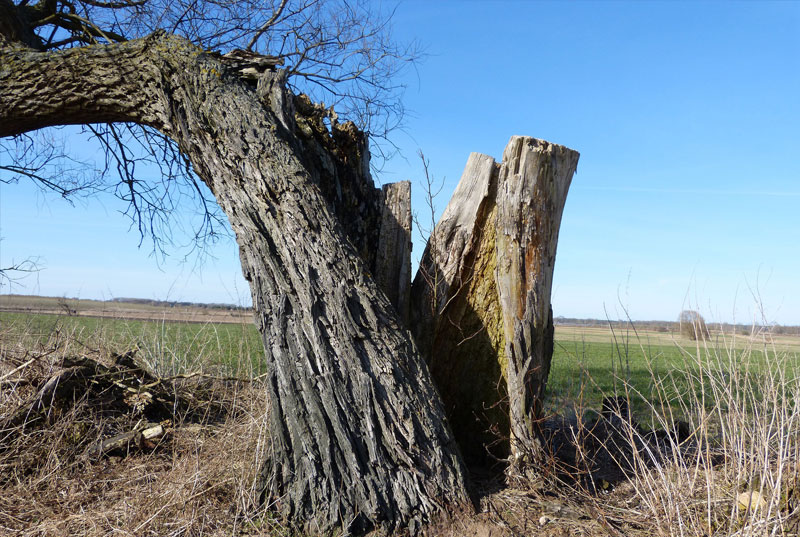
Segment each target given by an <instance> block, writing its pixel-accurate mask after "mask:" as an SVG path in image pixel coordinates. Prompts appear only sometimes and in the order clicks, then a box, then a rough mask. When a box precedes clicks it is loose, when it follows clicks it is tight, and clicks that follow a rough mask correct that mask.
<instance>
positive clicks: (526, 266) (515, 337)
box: [411, 136, 578, 468]
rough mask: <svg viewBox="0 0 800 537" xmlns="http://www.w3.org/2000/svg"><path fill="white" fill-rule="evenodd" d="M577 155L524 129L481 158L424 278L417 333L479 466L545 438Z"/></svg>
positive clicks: (516, 456) (519, 460)
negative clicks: (496, 153) (556, 291)
mask: <svg viewBox="0 0 800 537" xmlns="http://www.w3.org/2000/svg"><path fill="white" fill-rule="evenodd" d="M577 163H578V153H577V152H575V151H573V150H570V149H567V148H566V147H563V146H559V145H555V144H551V143H548V142H545V141H542V140H537V139H534V138H528V137H521V136H514V137H512V138H511V140H510V142H509V144H508V146H507V147H506V150H505V152H504V154H503V163H502V164H497V163H495V161H494V159H492V158H491V157H488V156H485V155H479V154H475V153H473V154H472V155H470V158H469V160H468V162H467V166H466V168H465V170H464V174H463V175H462V178H461V182H460V183H459V185H458V187H457V189H456V192H455V194H454V196H453V199H452V200H451V202H450V203H449V204H448V206H447V208H446V209H445V211H444V213H443V214H442V218H441V219H440V221H439V223H438V224H437V226H436V229H435V230H434V232H433V233H432V235H431V238H430V240H429V243H428V246H427V248H426V251H425V254H424V255H423V259H422V262H421V263H420V269H419V271H418V273H417V276H416V278H415V279H414V285H413V288H412V320H411V327H412V332H413V333H414V335H415V338H416V341H417V344H418V346H419V348H420V349H421V350H422V352H423V354H424V356H426V359H427V360H428V363H429V365H430V368H431V372H432V374H433V376H434V380H435V382H436V383H437V386H438V388H439V391H440V393H441V395H442V399H443V400H444V403H445V408H446V411H447V413H448V417H449V419H450V422H451V425H452V428H453V431H454V434H455V436H456V439H457V441H458V442H459V444H460V446H461V447H462V450H463V452H464V454H465V456H466V457H468V458H469V459H470V460H471V461H473V462H478V461H483V460H485V458H486V455H487V454H488V453H491V454H492V455H493V456H495V457H505V456H507V455H509V454H511V455H512V459H511V460H512V462H513V463H514V466H515V467H517V468H520V467H523V466H525V461H527V460H529V457H528V456H527V455H528V454H529V451H530V450H531V449H532V448H533V447H534V446H535V445H536V438H535V435H534V423H535V420H536V419H537V417H538V415H539V412H540V410H541V401H542V398H543V396H544V387H545V384H546V381H547V376H548V373H549V370H550V360H551V357H552V352H553V322H552V312H551V308H550V292H551V288H552V276H553V267H554V263H555V255H556V244H557V241H558V229H559V226H560V222H561V214H562V212H563V208H564V203H565V201H566V195H567V190H568V188H569V184H570V182H571V179H572V175H573V174H574V172H575V169H576V167H577ZM475 439H478V440H479V442H477V443H476V442H475Z"/></svg>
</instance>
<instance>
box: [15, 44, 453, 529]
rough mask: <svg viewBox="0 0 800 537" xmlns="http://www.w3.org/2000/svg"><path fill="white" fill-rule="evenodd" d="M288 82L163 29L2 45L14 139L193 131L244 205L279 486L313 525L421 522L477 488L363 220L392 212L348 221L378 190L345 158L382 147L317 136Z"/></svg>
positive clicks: (273, 469)
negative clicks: (373, 258)
mask: <svg viewBox="0 0 800 537" xmlns="http://www.w3.org/2000/svg"><path fill="white" fill-rule="evenodd" d="M283 82H284V81H283V80H282V79H281V75H280V73H269V72H268V73H265V74H263V75H262V78H261V80H260V81H259V83H258V87H257V88H253V87H251V86H249V85H247V84H246V83H244V82H243V81H242V80H240V79H239V78H238V77H237V76H236V75H235V74H234V73H231V72H229V71H227V70H226V67H225V64H224V63H222V62H221V61H220V59H219V58H218V57H216V56H214V55H211V54H207V53H204V52H203V51H202V50H199V49H198V48H196V47H195V46H193V45H192V44H191V43H189V42H187V41H184V40H181V39H179V38H175V37H173V36H169V35H166V34H163V33H157V34H153V35H152V36H150V37H148V38H144V39H139V40H135V41H130V42H127V43H123V44H118V45H106V46H92V47H81V48H75V49H70V50H66V51H61V52H47V53H38V52H34V51H30V50H19V49H17V50H11V49H10V48H5V49H2V48H0V87H2V91H0V136H12V135H15V134H19V133H23V132H27V131H30V130H33V129H37V128H41V127H46V126H52V125H65V124H83V123H97V122H118V121H126V122H136V123H140V124H145V125H149V126H151V127H154V128H156V129H158V130H160V131H161V132H163V133H165V134H166V135H168V136H170V137H171V138H173V139H174V140H176V141H177V143H178V145H179V147H180V149H181V151H182V152H184V153H185V154H186V155H187V156H188V157H189V158H190V159H191V161H192V164H193V166H194V169H195V170H196V172H197V174H198V175H199V177H200V178H201V179H202V180H203V181H204V182H205V183H206V184H207V185H208V186H209V188H210V189H211V190H212V192H213V193H214V195H215V196H216V199H217V200H218V202H219V204H220V206H221V208H222V209H223V210H224V212H225V213H226V215H227V216H228V218H229V220H230V223H231V226H232V227H233V230H234V232H235V234H236V238H237V241H238V243H239V246H240V253H241V259H242V268H243V271H244V274H245V277H246V278H247V280H248V281H249V282H250V285H251V290H252V295H253V305H254V308H255V311H256V321H257V325H258V328H259V330H260V331H261V333H262V335H263V340H264V345H265V349H266V356H267V362H268V375H267V379H268V383H267V384H268V391H269V400H270V405H271V406H270V420H271V427H270V435H271V440H272V453H271V456H270V457H269V463H268V465H267V467H265V468H264V471H263V486H264V489H263V490H264V496H265V501H267V502H269V503H270V505H272V506H273V508H274V509H275V510H276V511H277V512H279V513H280V514H281V515H283V516H285V517H286V518H287V519H288V520H290V521H293V522H295V523H297V524H299V525H302V526H305V527H306V528H307V529H309V530H317V531H323V532H325V531H328V530H332V529H336V528H338V529H343V530H345V531H351V532H355V533H361V532H365V531H368V530H369V529H371V528H375V527H379V528H384V529H392V528H395V527H398V526H406V527H411V528H412V529H413V528H414V527H415V526H416V525H417V524H419V523H420V522H423V521H425V520H426V519H428V518H430V517H431V516H433V515H435V514H436V513H438V512H440V511H441V510H442V509H443V508H444V507H445V506H446V505H448V504H459V503H466V502H468V495H467V492H466V487H465V472H464V468H463V464H462V461H461V458H460V455H459V453H458V449H457V447H456V444H455V442H454V441H453V438H452V435H451V433H450V431H449V429H448V426H447V423H446V420H445V416H444V413H443V410H442V406H441V403H440V398H439V396H438V395H437V393H436V390H435V389H434V388H433V385H432V382H431V380H430V376H429V373H428V370H427V367H426V365H425V363H424V362H423V361H422V360H421V358H420V357H419V355H418V353H417V351H416V348H415V346H414V344H413V342H412V341H411V339H410V338H409V336H408V333H407V331H406V330H405V329H403V328H402V326H401V325H400V322H399V320H398V316H397V313H396V312H395V310H394V308H393V307H392V305H391V304H390V302H389V300H388V299H387V298H386V296H385V294H384V293H383V292H382V291H381V290H380V289H379V288H378V286H377V285H376V283H375V281H374V280H373V278H372V277H371V276H370V275H369V271H368V268H370V267H369V265H370V260H369V259H367V260H366V261H365V260H364V259H362V257H360V256H359V251H360V250H362V247H364V245H365V244H366V243H368V242H370V241H373V240H375V239H370V238H365V237H367V236H368V235H369V233H364V231H365V230H364V229H361V230H359V226H360V225H364V226H367V225H368V224H369V222H370V220H371V219H372V218H373V217H372V216H370V214H372V212H374V213H375V214H382V209H381V210H378V209H380V208H378V209H374V211H373V209H369V210H365V212H364V214H360V215H359V217H358V218H353V219H352V220H351V221H343V220H342V218H341V217H342V215H347V214H354V213H352V210H353V209H352V208H351V209H348V208H347V207H345V206H346V205H347V203H350V202H351V201H352V200H348V201H347V203H346V202H345V201H346V200H345V198H346V197H347V195H349V194H346V193H341V192H340V193H339V194H338V195H334V194H332V193H333V192H336V191H337V188H355V189H356V190H360V189H362V186H357V185H358V182H357V181H355V179H347V178H342V177H341V176H340V172H341V170H343V169H346V170H357V171H356V174H357V175H358V174H368V160H367V159H368V157H367V156H366V153H365V152H366V146H365V145H363V140H361V139H359V138H358V136H356V135H354V134H353V133H352V132H348V131H349V130H350V129H351V128H352V127H348V126H347V125H343V126H339V125H336V126H334V128H333V129H332V133H329V134H326V136H327V138H325V142H324V144H320V143H318V140H317V137H318V136H321V133H320V132H314V130H313V129H312V128H310V124H311V123H312V121H311V120H309V119H308V118H309V117H312V116H313V114H304V112H303V110H300V109H301V108H303V107H306V106H307V105H308V103H306V102H304V101H302V100H298V101H297V103H298V106H297V108H298V112H297V115H295V112H294V110H293V107H294V100H293V99H292V97H291V96H290V95H289V94H287V93H286V92H285V90H284V86H283ZM331 148H334V149H331ZM358 170H360V171H358ZM348 173H349V172H348ZM337 178H338V179H337ZM337 180H341V181H340V184H338V185H337ZM354 185H356V186H354ZM363 189H364V191H363V192H362V194H363V195H364V197H365V199H368V198H370V197H371V196H372V194H369V193H368V189H366V187H363ZM373 199H374V198H373ZM337 200H338V202H337ZM367 205H369V204H368V203H365V207H366V206H367ZM371 211H372V212H371ZM368 213H369V214H368ZM337 216H338V217H339V218H337ZM359 219H360V220H359ZM367 231H369V230H367ZM377 233H378V234H380V231H379V228H378V231H377ZM377 240H378V241H379V239H377ZM374 244H377V243H374ZM367 257H368V258H369V256H367ZM373 270H374V269H373Z"/></svg>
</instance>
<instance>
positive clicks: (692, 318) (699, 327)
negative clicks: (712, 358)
mask: <svg viewBox="0 0 800 537" xmlns="http://www.w3.org/2000/svg"><path fill="white" fill-rule="evenodd" d="M678 323H680V327H681V335H682V336H684V337H687V338H689V339H691V340H692V341H696V340H698V339H699V340H705V339H708V338H709V337H710V335H709V333H708V327H707V326H706V321H705V319H703V316H702V315H700V313H699V312H697V311H694V310H683V311H682V312H681V314H680V315H679V316H678Z"/></svg>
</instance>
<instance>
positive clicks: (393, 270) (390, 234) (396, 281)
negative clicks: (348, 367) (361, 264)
mask: <svg viewBox="0 0 800 537" xmlns="http://www.w3.org/2000/svg"><path fill="white" fill-rule="evenodd" d="M381 194H382V196H381V197H382V206H383V210H382V213H381V228H380V235H379V237H378V247H377V251H376V254H377V255H376V256H375V272H374V274H375V282H376V283H377V284H378V287H380V288H381V289H383V291H384V292H385V293H386V296H387V297H388V298H389V301H390V302H391V303H392V305H393V306H394V307H395V309H396V310H397V313H398V315H399V316H400V320H401V321H402V322H403V325H404V326H407V325H408V313H409V309H408V308H409V300H410V297H411V183H410V182H409V181H401V182H399V183H390V184H387V185H383V188H382V190H381Z"/></svg>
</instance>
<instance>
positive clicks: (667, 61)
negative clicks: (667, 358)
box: [0, 1, 800, 324]
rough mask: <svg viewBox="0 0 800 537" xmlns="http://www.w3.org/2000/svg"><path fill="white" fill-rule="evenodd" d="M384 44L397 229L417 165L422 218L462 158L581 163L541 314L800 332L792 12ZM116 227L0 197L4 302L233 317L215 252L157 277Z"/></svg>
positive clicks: (228, 254) (612, 11) (664, 13)
mask: <svg viewBox="0 0 800 537" xmlns="http://www.w3.org/2000/svg"><path fill="white" fill-rule="evenodd" d="M395 32H396V34H397V36H398V38H400V39H404V40H410V39H417V40H419V41H420V42H421V43H422V45H423V46H424V48H425V49H426V51H427V58H426V59H425V61H424V62H423V63H421V64H420V65H418V66H417V67H416V69H415V70H412V71H409V72H408V73H407V75H406V82H407V84H408V91H407V94H406V100H405V102H406V106H407V108H408V109H409V117H408V118H407V120H406V124H405V129H404V131H403V132H399V133H397V135H396V137H395V142H396V143H397V144H398V145H399V146H400V148H401V149H402V151H403V155H404V157H405V158H395V159H394V160H392V161H390V162H389V163H388V164H387V165H386V168H385V170H384V171H383V173H382V174H381V175H380V176H379V177H376V181H377V182H391V181H395V180H402V179H411V180H412V181H414V182H415V184H414V187H415V191H416V192H415V193H416V194H417V197H416V199H415V200H414V203H415V208H416V210H418V211H422V209H423V206H422V199H421V198H420V197H419V194H420V190H421V189H420V187H419V183H418V182H417V181H419V179H420V176H421V173H422V169H421V165H420V163H419V161H418V159H417V157H416V156H415V154H416V152H417V150H418V149H422V150H423V151H424V152H425V154H426V156H427V157H428V158H429V159H430V162H431V170H432V172H433V174H434V175H435V176H436V177H438V178H443V179H444V181H445V183H444V185H445V186H444V190H443V193H442V195H441V196H440V198H439V199H438V200H437V205H438V208H439V210H440V211H441V210H442V209H443V208H444V206H445V205H446V203H447V198H449V194H450V192H452V190H453V189H454V188H455V185H456V183H457V181H458V179H459V177H460V175H461V171H462V169H463V166H464V164H465V163H466V160H467V157H468V155H469V153H470V152H473V151H476V152H481V153H486V154H489V155H492V156H494V157H495V158H498V159H499V158H500V156H501V155H502V151H503V148H504V146H505V144H506V143H507V141H508V139H509V138H510V136H511V135H514V134H520V135H529V136H535V137H539V138H543V139H546V140H549V141H551V142H555V143H560V144H564V145H567V146H569V147H571V148H573V149H576V150H578V151H579V152H580V153H581V160H580V163H579V166H578V173H577V174H576V176H575V178H574V179H573V183H572V187H571V189H570V194H569V197H568V199H567V205H566V209H565V211H564V216H563V220H562V227H561V235H560V241H559V245H558V257H557V262H556V271H555V277H554V289H553V309H554V314H555V315H557V316H558V315H563V316H567V317H595V318H604V317H606V316H608V317H611V318H618V317H624V316H625V315H626V312H627V315H630V316H631V317H632V318H634V319H668V320H670V319H676V318H677V315H678V313H679V312H680V310H681V309H683V308H685V307H687V306H691V307H696V308H698V309H700V310H701V311H702V312H703V313H704V314H705V315H706V317H707V318H710V319H713V320H718V321H730V320H736V321H739V322H750V321H752V320H753V318H754V315H756V316H757V320H759V321H760V320H761V311H760V309H759V307H756V306H755V301H754V296H755V297H757V298H758V301H759V302H760V304H761V306H762V307H763V311H764V316H765V320H766V321H768V322H779V323H782V324H800V300H799V299H800V281H798V277H797V275H798V274H800V254H799V253H798V247H797V246H798V244H800V241H799V240H798V239H799V238H800V210H798V208H799V206H800V133H799V132H798V126H800V98H798V95H800V4H798V3H791V2H778V3H768V2H758V3H722V2H713V3H688V2H687V3H679V2H665V3H656V2H642V3H629V2H609V3H601V2H578V3H556V2H499V1H493V2H483V1H481V2H478V1H476V2H455V1H452V2H447V1H440V2H416V1H406V2H404V3H402V4H401V5H400V7H399V8H398V10H397V13H396V17H395ZM73 143H77V142H75V141H73ZM118 209H119V207H118V206H117V205H116V204H115V203H114V202H113V200H108V199H104V200H95V201H88V202H86V203H83V204H80V203H79V204H78V205H77V206H76V207H74V208H73V207H69V206H68V205H66V204H64V203H63V202H61V201H60V200H54V199H50V198H47V199H45V198H43V197H42V196H41V195H39V194H36V193H35V191H34V190H32V189H31V188H29V187H27V186H25V185H22V184H20V185H2V186H0V235H2V237H3V242H2V244H0V265H1V266H6V265H8V264H9V262H10V261H11V260H12V259H15V260H19V259H21V258H24V257H26V256H28V255H38V256H41V258H42V262H43V266H44V267H45V268H44V270H43V271H41V272H40V273H39V274H38V275H37V276H34V277H31V278H28V279H27V280H25V281H24V282H22V283H23V284H24V285H23V286H17V287H16V288H14V289H13V290H12V291H13V292H37V293H42V294H48V295H67V296H80V297H84V298H112V297H115V296H116V297H119V296H139V297H146V298H169V299H174V300H193V301H211V302H236V303H247V302H248V301H249V291H248V289H247V286H246V284H245V282H244V281H243V280H242V279H241V276H240V275H239V267H238V255H237V253H236V248H235V244H234V243H233V241H232V240H231V241H227V242H224V243H222V244H220V245H219V246H218V248H217V249H216V250H215V251H214V252H213V254H214V256H215V257H216V259H210V260H208V261H206V262H205V263H204V264H203V265H202V266H201V267H199V268H198V267H196V266H195V264H194V263H193V262H192V261H190V262H189V263H186V264H181V263H179V262H178V258H181V256H180V255H179V254H176V255H175V256H173V257H175V258H176V259H172V258H170V259H168V260H167V261H166V262H164V263H162V264H161V265H159V264H158V263H157V262H156V259H155V258H153V257H151V256H149V255H148V254H149V249H148V248H147V245H146V244H145V246H143V247H142V249H138V248H137V245H138V242H139V238H138V235H137V234H136V233H135V231H132V230H131V231H129V230H128V222H127V221H126V220H125V219H124V217H122V216H120V215H119V214H118V213H117V211H118ZM421 251H422V245H421V244H420V243H419V242H418V243H417V245H416V246H415V252H414V255H415V257H416V256H419V254H420V253H421ZM159 267H160V268H159ZM2 292H8V287H4V288H3V289H2Z"/></svg>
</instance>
